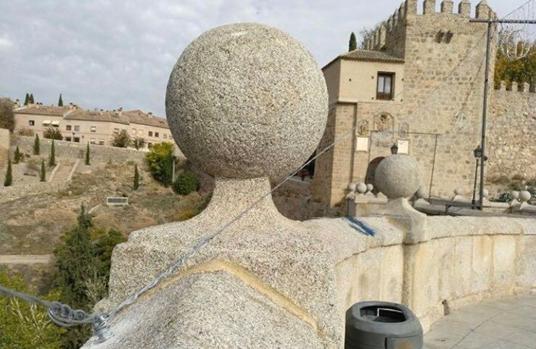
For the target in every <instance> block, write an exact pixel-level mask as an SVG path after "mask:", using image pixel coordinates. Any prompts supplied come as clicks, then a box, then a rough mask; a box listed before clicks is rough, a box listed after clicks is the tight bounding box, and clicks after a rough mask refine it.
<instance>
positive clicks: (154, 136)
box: [14, 104, 173, 147]
mask: <svg viewBox="0 0 536 349" xmlns="http://www.w3.org/2000/svg"><path fill="white" fill-rule="evenodd" d="M14 114H15V132H19V131H23V130H31V131H33V133H35V134H38V135H39V136H40V137H42V136H43V132H44V131H45V130H47V129H49V128H56V129H58V130H60V132H61V134H62V136H63V140H64V141H67V142H75V143H84V144H85V143H90V144H97V145H111V143H112V141H113V139H114V137H115V135H116V134H118V133H119V132H121V131H122V130H126V131H127V132H128V134H129V135H130V137H131V138H132V139H134V138H143V139H144V140H145V145H144V146H145V147H149V146H151V145H152V144H154V143H160V142H164V141H169V142H173V138H172V136H171V132H170V131H169V127H168V124H167V121H166V119H164V118H160V117H156V116H154V115H153V114H152V113H144V112H143V111H141V110H127V111H123V110H122V109H119V110H113V111H108V110H84V109H81V108H79V107H77V106H75V105H72V104H70V105H68V106H64V107H57V106H45V105H42V104H32V105H28V106H24V107H21V108H17V109H15V111H14Z"/></svg>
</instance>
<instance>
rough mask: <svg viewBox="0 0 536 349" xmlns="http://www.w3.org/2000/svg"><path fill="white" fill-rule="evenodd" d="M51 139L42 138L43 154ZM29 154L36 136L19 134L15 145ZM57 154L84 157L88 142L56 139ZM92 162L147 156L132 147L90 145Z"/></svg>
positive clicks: (71, 157)
mask: <svg viewBox="0 0 536 349" xmlns="http://www.w3.org/2000/svg"><path fill="white" fill-rule="evenodd" d="M51 143H52V141H51V140H50V139H41V154H42V155H44V154H49V153H50V144H51ZM17 145H18V146H19V149H20V150H21V151H22V152H24V153H27V154H33V145H34V137H24V136H18V137H17V138H16V139H15V142H14V146H17ZM54 147H55V152H56V156H57V157H60V158H70V159H83V158H84V154H85V151H86V144H82V143H73V142H65V141H54ZM90 152H91V161H92V162H101V163H103V162H110V161H111V162H114V163H122V162H125V161H129V160H132V161H137V162H141V161H143V159H144V158H145V154H147V153H146V152H144V151H139V150H135V149H130V148H117V147H109V146H105V145H93V144H92V145H90Z"/></svg>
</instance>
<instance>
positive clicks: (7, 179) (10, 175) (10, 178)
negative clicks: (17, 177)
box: [4, 159, 13, 187]
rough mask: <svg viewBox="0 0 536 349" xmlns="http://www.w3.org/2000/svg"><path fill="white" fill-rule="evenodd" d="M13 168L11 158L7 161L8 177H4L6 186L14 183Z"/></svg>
mask: <svg viewBox="0 0 536 349" xmlns="http://www.w3.org/2000/svg"><path fill="white" fill-rule="evenodd" d="M12 171H13V170H12V168H11V159H8V161H7V170H6V177H5V178H4V187H9V186H11V184H13V172H12Z"/></svg>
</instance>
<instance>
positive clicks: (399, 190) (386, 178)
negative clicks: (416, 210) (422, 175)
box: [374, 154, 420, 199]
mask: <svg viewBox="0 0 536 349" xmlns="http://www.w3.org/2000/svg"><path fill="white" fill-rule="evenodd" d="M374 181H375V185H376V187H377V188H378V189H379V190H380V191H381V192H382V193H383V194H385V195H386V196H387V197H388V198H389V199H399V198H410V197H412V196H413V195H414V194H415V193H416V192H417V190H419V187H420V180H419V170H418V165H417V161H416V160H415V159H414V158H413V157H411V156H409V155H404V154H399V155H391V156H389V157H387V158H385V159H383V160H382V161H381V162H380V164H379V165H378V167H377V168H376V172H375V174H374Z"/></svg>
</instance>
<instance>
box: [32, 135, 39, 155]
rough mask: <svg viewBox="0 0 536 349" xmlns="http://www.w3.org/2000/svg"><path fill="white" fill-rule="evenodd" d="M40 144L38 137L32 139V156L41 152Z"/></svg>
mask: <svg viewBox="0 0 536 349" xmlns="http://www.w3.org/2000/svg"><path fill="white" fill-rule="evenodd" d="M40 148H41V144H40V142H39V135H37V134H36V135H35V139H34V145H33V153H34V155H39V153H40V152H41V149H40Z"/></svg>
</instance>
